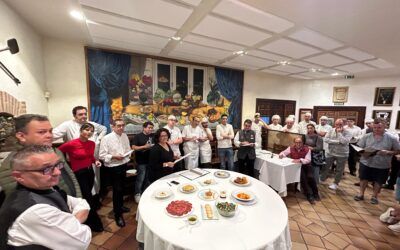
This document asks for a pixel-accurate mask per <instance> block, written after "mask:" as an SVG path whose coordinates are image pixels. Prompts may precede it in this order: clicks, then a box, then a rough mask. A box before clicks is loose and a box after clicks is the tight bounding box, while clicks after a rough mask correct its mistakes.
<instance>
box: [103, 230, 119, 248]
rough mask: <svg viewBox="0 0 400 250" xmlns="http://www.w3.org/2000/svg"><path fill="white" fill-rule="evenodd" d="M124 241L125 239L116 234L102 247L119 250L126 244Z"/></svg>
mask: <svg viewBox="0 0 400 250" xmlns="http://www.w3.org/2000/svg"><path fill="white" fill-rule="evenodd" d="M124 240H125V238H124V237H121V236H119V235H117V234H114V235H113V236H112V237H111V238H109V239H108V240H107V241H106V242H105V243H104V244H103V245H102V247H104V248H106V249H110V250H111V249H117V248H118V247H119V246H120V245H121V244H122V243H123V242H124Z"/></svg>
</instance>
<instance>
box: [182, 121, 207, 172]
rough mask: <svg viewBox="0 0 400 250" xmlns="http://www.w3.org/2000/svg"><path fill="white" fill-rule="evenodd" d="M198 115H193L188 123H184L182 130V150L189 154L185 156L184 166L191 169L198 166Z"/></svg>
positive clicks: (200, 131) (199, 135)
mask: <svg viewBox="0 0 400 250" xmlns="http://www.w3.org/2000/svg"><path fill="white" fill-rule="evenodd" d="M199 124H200V117H197V116H194V117H193V118H192V121H191V123H190V124H189V125H186V126H185V127H184V128H183V131H182V137H183V142H184V144H183V151H184V152H185V155H187V154H189V153H190V154H191V155H190V156H189V157H186V158H185V168H186V169H193V168H197V167H198V166H199V151H200V141H199V139H200V138H201V135H202V129H201V128H200V126H199Z"/></svg>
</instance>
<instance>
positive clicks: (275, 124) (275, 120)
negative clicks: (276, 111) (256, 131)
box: [268, 115, 282, 131]
mask: <svg viewBox="0 0 400 250" xmlns="http://www.w3.org/2000/svg"><path fill="white" fill-rule="evenodd" d="M271 120H272V123H271V124H270V125H269V126H268V129H271V130H278V131H281V130H282V125H281V124H279V123H280V122H281V117H280V116H279V115H273V116H272V118H271Z"/></svg>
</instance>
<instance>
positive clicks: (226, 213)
mask: <svg viewBox="0 0 400 250" xmlns="http://www.w3.org/2000/svg"><path fill="white" fill-rule="evenodd" d="M228 205H229V206H230V207H232V208H233V209H231V210H227V209H222V208H221V206H223V207H226V206H228ZM215 206H216V207H217V210H218V213H219V214H220V215H222V216H224V217H233V216H234V215H235V213H236V210H237V204H236V203H233V202H228V201H222V202H221V201H220V202H217V203H215Z"/></svg>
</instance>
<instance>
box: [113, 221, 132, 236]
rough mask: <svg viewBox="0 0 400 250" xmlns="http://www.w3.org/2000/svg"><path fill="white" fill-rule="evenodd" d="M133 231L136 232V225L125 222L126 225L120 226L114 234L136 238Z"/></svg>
mask: <svg viewBox="0 0 400 250" xmlns="http://www.w3.org/2000/svg"><path fill="white" fill-rule="evenodd" d="M134 232H136V226H134V225H131V224H126V226H125V227H122V228H121V229H120V230H118V231H117V232H116V234H118V235H120V236H122V237H124V238H127V237H134V238H136V235H135V234H133V233H134Z"/></svg>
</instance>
